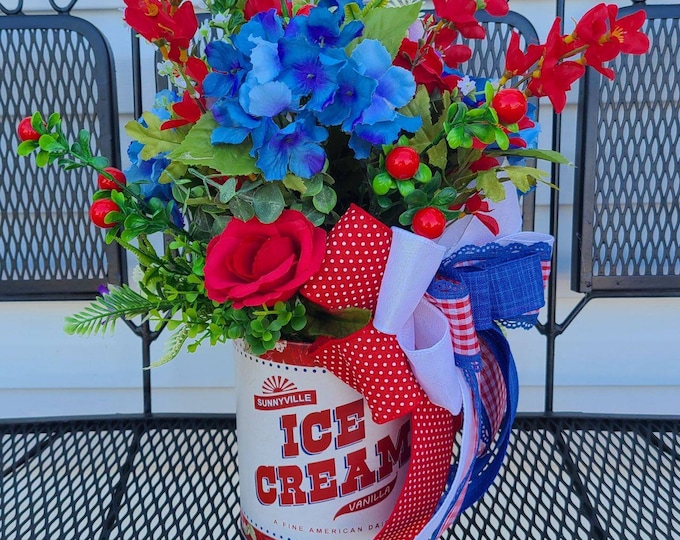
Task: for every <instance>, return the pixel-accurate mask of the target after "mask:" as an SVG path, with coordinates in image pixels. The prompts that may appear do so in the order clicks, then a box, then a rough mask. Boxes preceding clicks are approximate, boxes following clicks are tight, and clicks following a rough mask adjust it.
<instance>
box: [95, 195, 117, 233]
mask: <svg viewBox="0 0 680 540" xmlns="http://www.w3.org/2000/svg"><path fill="white" fill-rule="evenodd" d="M111 212H120V207H119V206H118V205H117V204H116V203H115V202H113V201H112V200H111V199H97V200H96V201H94V202H93V203H92V206H90V219H91V220H92V223H94V224H95V225H96V226H97V227H101V228H102V229H110V228H111V227H113V226H114V225H116V224H115V223H106V221H105V218H106V216H108V215H109V214H110V213H111Z"/></svg>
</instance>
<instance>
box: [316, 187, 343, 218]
mask: <svg viewBox="0 0 680 540" xmlns="http://www.w3.org/2000/svg"><path fill="white" fill-rule="evenodd" d="M312 202H313V204H314V208H316V209H317V210H318V211H319V212H321V213H323V214H330V213H331V212H332V211H333V209H334V208H335V205H336V204H337V202H338V196H337V194H336V193H335V190H334V189H333V188H332V187H330V186H326V185H324V186H323V187H322V188H321V191H319V193H317V194H316V195H314V197H312Z"/></svg>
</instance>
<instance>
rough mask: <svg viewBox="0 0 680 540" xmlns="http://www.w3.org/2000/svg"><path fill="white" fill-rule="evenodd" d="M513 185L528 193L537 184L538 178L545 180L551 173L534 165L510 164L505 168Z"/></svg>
mask: <svg viewBox="0 0 680 540" xmlns="http://www.w3.org/2000/svg"><path fill="white" fill-rule="evenodd" d="M503 170H504V171H505V172H506V173H507V175H508V178H510V181H511V182H512V183H513V185H514V186H515V187H516V188H517V189H519V190H520V191H521V192H522V193H526V192H527V191H529V190H530V189H531V188H532V187H533V186H535V185H536V181H537V180H544V179H546V178H548V177H549V176H550V175H549V174H548V173H547V172H545V171H542V170H540V169H536V168H534V167H521V166H519V165H510V166H507V167H504V169H503Z"/></svg>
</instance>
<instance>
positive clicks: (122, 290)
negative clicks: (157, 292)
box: [64, 285, 172, 335]
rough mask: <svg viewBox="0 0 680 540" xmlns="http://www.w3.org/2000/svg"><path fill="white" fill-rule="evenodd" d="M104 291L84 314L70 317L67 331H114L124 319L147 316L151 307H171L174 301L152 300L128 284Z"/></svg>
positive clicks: (152, 308)
mask: <svg viewBox="0 0 680 540" xmlns="http://www.w3.org/2000/svg"><path fill="white" fill-rule="evenodd" d="M109 291H110V292H109V293H107V294H103V295H101V296H99V297H97V299H96V300H95V301H93V302H92V303H91V304H90V305H89V306H87V307H86V308H85V309H84V310H83V311H81V312H80V313H76V314H75V315H71V316H69V317H66V324H65V327H64V330H65V331H66V332H67V333H68V334H80V335H91V334H98V333H100V332H101V333H106V332H107V331H109V330H110V331H113V330H114V328H115V325H116V321H117V320H118V319H120V318H124V319H131V318H133V317H136V316H138V315H142V316H145V315H147V314H148V313H149V311H151V310H158V309H161V310H163V309H171V308H172V305H171V304H162V303H156V302H152V301H151V300H149V299H148V298H145V297H143V296H142V295H140V294H139V293H137V292H135V291H133V290H132V289H131V288H130V287H128V286H127V285H121V286H120V287H113V286H109Z"/></svg>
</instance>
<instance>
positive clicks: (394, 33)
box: [348, 2, 422, 58]
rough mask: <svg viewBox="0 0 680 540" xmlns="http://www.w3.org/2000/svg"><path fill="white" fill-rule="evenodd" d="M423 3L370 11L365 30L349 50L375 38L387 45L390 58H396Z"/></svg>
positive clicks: (365, 20)
mask: <svg viewBox="0 0 680 540" xmlns="http://www.w3.org/2000/svg"><path fill="white" fill-rule="evenodd" d="M421 5H422V3H421V2H416V3H414V4H408V5H405V6H399V7H389V8H379V9H372V10H370V11H368V12H367V13H366V14H365V16H364V31H363V33H362V34H361V37H360V38H358V39H357V40H355V41H353V42H352V43H351V44H350V45H349V46H348V52H351V51H352V50H353V49H354V47H355V46H356V45H358V44H359V43H360V42H361V41H363V40H365V39H375V40H378V41H380V43H382V44H383V45H384V46H385V48H386V49H387V52H389V53H390V58H394V57H395V56H396V54H397V51H398V50H399V46H400V45H401V41H402V39H404V36H405V35H406V31H407V30H408V28H409V26H411V25H412V24H413V23H414V22H415V20H416V19H417V18H418V15H419V14H420V8H421Z"/></svg>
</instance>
